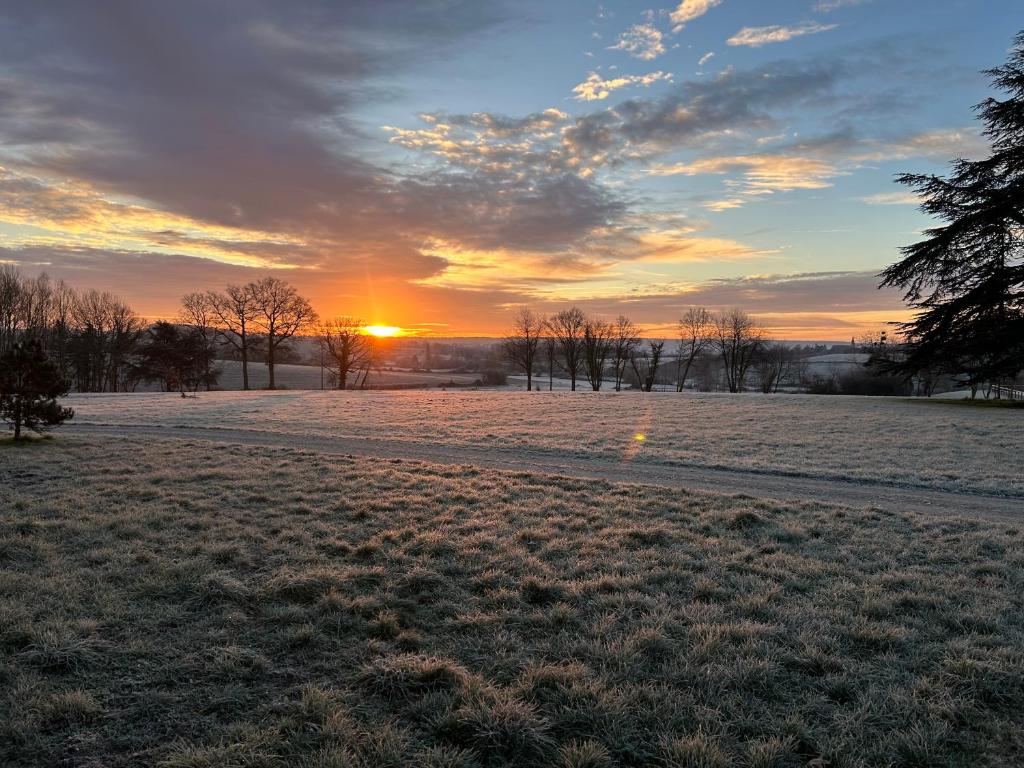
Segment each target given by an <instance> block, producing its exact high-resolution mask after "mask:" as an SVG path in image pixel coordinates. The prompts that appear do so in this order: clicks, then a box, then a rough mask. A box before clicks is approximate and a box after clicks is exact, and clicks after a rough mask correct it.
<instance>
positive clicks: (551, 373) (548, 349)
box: [543, 329, 558, 392]
mask: <svg viewBox="0 0 1024 768" xmlns="http://www.w3.org/2000/svg"><path fill="white" fill-rule="evenodd" d="M545 333H546V335H545V336H544V342H543V343H544V357H545V358H547V361H548V392H551V391H552V390H554V388H555V353H556V352H557V351H558V342H557V341H556V339H555V337H554V336H551V335H550V330H548V329H545Z"/></svg>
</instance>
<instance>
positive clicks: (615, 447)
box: [68, 391, 1024, 496]
mask: <svg viewBox="0 0 1024 768" xmlns="http://www.w3.org/2000/svg"><path fill="white" fill-rule="evenodd" d="M68 402H69V404H70V405H72V406H74V407H75V409H76V410H77V412H78V415H77V417H76V420H77V421H79V422H90V421H92V422H102V423H116V424H126V423H127V424H131V423H146V424H172V425H191V426H202V427H234V428H242V429H257V430H271V431H276V432H284V433H293V434H297V435H307V434H317V435H344V436H360V437H376V438H390V439H404V440H420V441H433V442H445V443H461V444H470V445H487V446H497V447H503V448H516V447H529V448H533V449H547V450H551V451H554V452H569V453H574V454H579V453H589V454H600V455H604V456H613V457H615V456H628V457H630V458H631V459H633V460H637V461H654V462H662V463H673V462H683V463H687V464H698V465H707V466H715V467H727V468H737V469H755V470H761V471H769V472H789V473H796V474H802V475H808V476H817V477H828V478H844V479H857V478H866V479H872V480H885V481H891V482H898V483H906V484H919V485H923V486H930V487H938V488H951V489H961V490H974V491H985V492H995V493H1004V494H1011V495H1022V496H1024V472H1022V471H1021V467H1020V462H1019V461H1018V460H1017V459H1016V458H1015V457H1016V456H1019V450H1020V442H1021V436H1022V435H1024V411H1022V410H1014V409H985V408H962V407H955V406H953V405H950V404H949V403H939V402H930V403H925V402H922V401H913V400H909V399H902V398H869V397H824V396H814V395H770V396H764V395H753V394H750V395H694V394H689V393H687V394H681V395H680V394H676V393H647V394H642V393H637V392H629V393H621V394H615V393H612V392H601V393H587V392H577V393H569V392H554V393H547V392H539V393H537V392H534V393H528V392H422V391H415V392H256V393H253V392H250V393H242V392H219V393H209V394H208V393H201V394H200V396H199V398H198V399H196V400H183V399H182V398H180V397H177V396H175V395H116V396H110V395H103V396H88V395H82V396H76V397H72V398H68ZM637 434H643V435H645V436H646V440H645V441H644V442H642V443H640V442H638V441H637V440H635V439H634V438H635V436H636V435H637Z"/></svg>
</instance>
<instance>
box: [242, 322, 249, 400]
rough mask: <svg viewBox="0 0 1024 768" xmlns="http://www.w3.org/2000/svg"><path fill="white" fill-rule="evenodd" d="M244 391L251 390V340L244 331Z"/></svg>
mask: <svg viewBox="0 0 1024 768" xmlns="http://www.w3.org/2000/svg"><path fill="white" fill-rule="evenodd" d="M242 389H244V390H248V389H249V339H248V337H247V336H246V335H245V331H244V330H243V331H242Z"/></svg>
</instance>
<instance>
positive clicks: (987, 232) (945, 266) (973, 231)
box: [882, 32, 1024, 391]
mask: <svg viewBox="0 0 1024 768" xmlns="http://www.w3.org/2000/svg"><path fill="white" fill-rule="evenodd" d="M986 74H987V75H988V76H989V77H990V78H991V80H992V83H993V85H994V86H995V87H996V88H997V89H999V90H1001V91H1003V92H1005V93H1006V94H1007V95H1008V98H1006V99H1005V100H1002V101H1000V100H998V99H996V98H989V99H986V100H985V101H983V102H982V103H981V104H979V105H978V106H977V108H976V109H977V111H978V113H979V116H980V119H981V121H982V122H983V123H984V125H985V129H984V135H985V136H986V138H988V140H989V142H990V143H991V154H990V155H989V157H987V158H986V159H984V160H977V161H969V160H964V159H958V160H956V161H954V162H953V164H952V171H951V173H950V174H949V175H948V176H932V175H921V174H904V175H902V176H900V177H899V178H898V181H899V182H900V183H901V184H905V185H907V186H909V187H911V188H912V189H913V190H914V191H915V192H917V194H918V195H919V196H920V197H921V198H922V201H923V202H922V203H921V209H922V210H923V211H924V212H925V213H928V214H930V215H932V216H935V217H938V218H939V219H942V220H944V221H945V222H946V223H945V224H944V225H942V226H938V227H933V228H931V229H928V230H926V232H925V235H926V239H924V240H922V241H920V242H917V243H914V244H913V245H910V246H907V247H905V248H903V249H902V253H903V259H902V260H901V261H899V262H897V263H896V264H894V265H892V266H891V267H889V268H888V269H886V270H885V271H884V272H882V278H883V280H882V285H883V286H898V287H900V288H903V289H904V290H905V294H904V298H905V299H906V300H907V301H908V302H909V303H910V304H911V305H912V306H913V307H914V308H915V309H917V310H918V314H917V315H916V316H915V318H914V320H913V321H911V322H910V323H906V324H905V325H904V326H903V329H904V331H905V332H906V335H907V339H908V343H907V347H906V355H905V357H904V359H903V360H901V361H899V362H898V363H897V364H896V365H895V366H894V368H895V369H897V370H900V371H902V372H903V373H904V374H906V375H908V376H909V375H913V374H915V373H918V372H920V371H922V370H934V369H937V368H939V369H944V370H946V371H948V372H950V373H955V374H959V373H962V374H966V375H967V377H968V383H970V384H971V385H972V391H974V390H976V388H977V384H978V383H979V382H981V381H997V380H999V379H1001V378H1012V377H1014V376H1016V374H1017V373H1018V372H1019V371H1020V370H1021V369H1022V368H1024V32H1022V33H1020V34H1018V35H1017V37H1016V39H1015V41H1014V47H1013V50H1012V51H1011V53H1010V57H1009V60H1008V61H1007V63H1006V64H1005V65H1003V66H1001V67H997V68H995V69H992V70H989V71H988V72H986Z"/></svg>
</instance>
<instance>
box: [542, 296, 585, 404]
mask: <svg viewBox="0 0 1024 768" xmlns="http://www.w3.org/2000/svg"><path fill="white" fill-rule="evenodd" d="M586 324H587V318H586V316H585V315H584V314H583V311H582V310H581V309H578V308H577V307H573V308H572V309H565V310H562V311H561V312H559V313H558V314H556V315H555V316H553V317H552V318H551V319H550V320H548V332H549V333H550V334H551V336H552V338H553V339H554V340H555V345H556V346H557V348H558V353H559V355H560V356H561V365H562V368H564V369H565V372H566V373H568V374H569V383H570V386H571V388H572V391H573V392H575V391H576V379H578V378H579V375H580V370H581V369H582V368H583V329H584V326H586Z"/></svg>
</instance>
